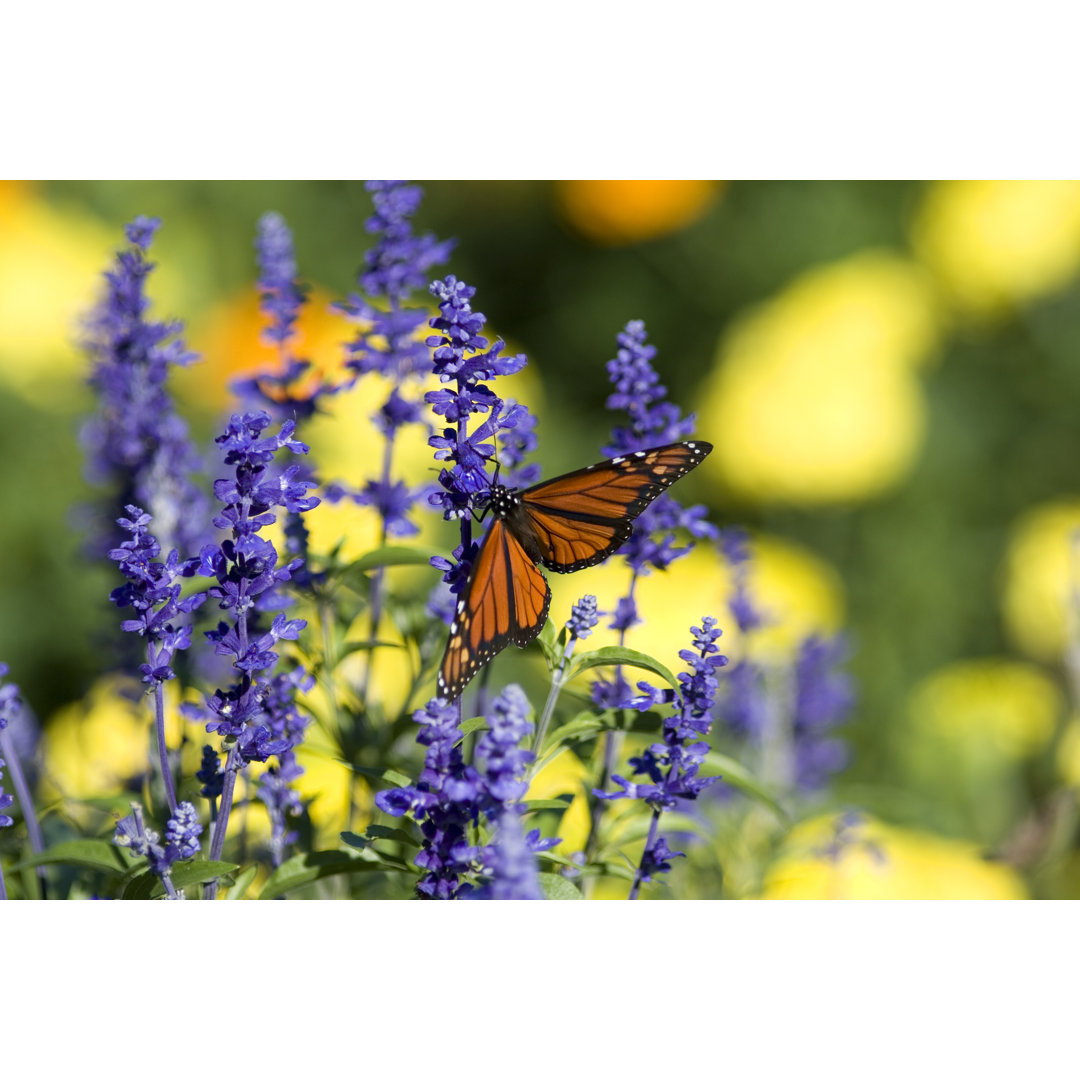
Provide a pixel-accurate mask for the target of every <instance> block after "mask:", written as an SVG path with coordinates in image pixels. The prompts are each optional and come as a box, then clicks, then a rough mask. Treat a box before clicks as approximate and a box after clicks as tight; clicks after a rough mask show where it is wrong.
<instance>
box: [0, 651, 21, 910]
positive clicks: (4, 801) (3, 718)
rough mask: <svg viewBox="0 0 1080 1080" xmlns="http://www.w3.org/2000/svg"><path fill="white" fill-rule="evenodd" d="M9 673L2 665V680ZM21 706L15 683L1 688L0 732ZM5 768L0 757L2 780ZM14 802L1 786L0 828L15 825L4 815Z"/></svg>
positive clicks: (0, 883) (0, 880)
mask: <svg viewBox="0 0 1080 1080" xmlns="http://www.w3.org/2000/svg"><path fill="white" fill-rule="evenodd" d="M7 673H8V666H7V664H0V679H3V678H4V677H5V676H6V675H7ZM19 704H20V702H19V688H18V687H17V686H16V685H15V684H14V683H8V684H7V685H4V686H0V732H3V731H4V730H5V729H6V728H7V726H8V724H9V723H10V722H11V720H12V719H14V716H15V713H16V711H17V710H18V708H19ZM5 768H7V762H5V761H4V759H3V758H2V757H0V780H3V778H4V773H3V770H4V769H5ZM14 801H15V796H14V795H11V794H10V793H5V792H4V789H3V787H2V786H0V826H8V825H12V824H14V820H13V819H12V818H11V817H10V816H9V815H8V814H5V813H3V811H4V810H6V809H7V808H8V807H9V806H10V805H11V804H12V803H13V802H14ZM0 899H6V894H5V893H4V876H3V871H2V870H0Z"/></svg>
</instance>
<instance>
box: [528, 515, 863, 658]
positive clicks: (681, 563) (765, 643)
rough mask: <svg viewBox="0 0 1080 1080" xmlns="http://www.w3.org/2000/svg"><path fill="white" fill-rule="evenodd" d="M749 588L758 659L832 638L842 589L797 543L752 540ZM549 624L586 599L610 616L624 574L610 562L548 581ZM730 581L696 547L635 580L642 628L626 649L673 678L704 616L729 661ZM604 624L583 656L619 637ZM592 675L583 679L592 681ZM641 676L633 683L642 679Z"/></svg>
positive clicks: (733, 647)
mask: <svg viewBox="0 0 1080 1080" xmlns="http://www.w3.org/2000/svg"><path fill="white" fill-rule="evenodd" d="M751 548H752V551H753V559H752V560H751V562H750V564H749V575H748V587H749V588H750V590H751V591H752V594H753V596H754V600H755V603H756V604H757V606H758V608H759V609H761V610H762V611H763V612H765V613H766V614H767V615H768V617H769V619H770V620H771V621H770V624H769V625H768V626H766V627H763V628H761V629H760V630H757V631H755V633H754V640H753V648H754V651H755V655H756V656H757V657H758V658H759V659H761V660H768V659H773V658H781V657H789V656H790V655H791V654H792V653H793V651H794V649H795V647H796V646H797V644H798V643H799V642H800V641H801V640H802V639H803V638H804V637H806V635H807V634H809V633H812V632H822V633H834V632H835V631H836V630H838V629H839V628H840V626H841V625H842V623H843V618H844V599H843V586H842V583H841V581H840V579H839V576H838V575H837V573H836V571H835V570H833V569H832V567H830V566H828V565H827V564H826V563H824V562H823V561H822V560H821V559H819V558H818V557H817V556H815V555H813V554H811V553H810V552H809V551H807V550H806V549H805V548H802V547H800V546H798V545H797V544H795V543H793V542H791V541H789V540H783V539H780V538H779V537H774V536H758V537H756V538H755V539H754V540H753V542H752V545H751ZM549 580H550V584H551V594H552V600H551V618H552V619H554V620H555V623H556V625H557V626H558V625H562V624H563V623H565V621H566V620H567V619H568V618H569V616H570V608H571V606H572V605H573V603H574V602H575V601H576V600H578V599H580V598H581V597H582V596H584V595H585V594H586V593H592V594H594V595H595V596H596V597H597V600H598V603H599V606H600V609H601V610H602V611H607V612H612V611H614V609H615V603H616V601H617V600H618V598H619V597H620V596H622V595H623V594H624V593H625V592H626V589H627V587H628V585H629V583H630V571H629V570H628V569H627V567H626V565H625V564H624V563H623V562H622V561H621V560H619V559H614V558H613V559H609V560H608V561H607V562H606V563H602V564H601V565H600V566H597V567H594V568H591V569H589V570H588V571H587V572H586V573H583V574H577V575H574V576H573V577H570V576H569V575H560V574H552V575H550V578H549ZM731 590H732V582H731V575H730V573H729V571H728V568H727V566H726V564H725V563H724V561H723V560H722V559H721V558H720V557H719V555H717V553H716V552H715V551H714V550H712V549H711V548H709V547H707V546H705V545H700V544H699V545H698V546H697V547H696V548H695V549H694V551H693V552H691V554H689V555H687V556H686V557H685V558H683V559H679V560H678V561H677V562H674V563H672V565H671V566H670V567H669V568H668V569H667V570H666V571H662V572H656V571H654V572H653V573H651V574H649V575H648V576H647V577H643V578H639V579H638V582H637V585H636V586H635V590H634V596H635V600H636V602H637V607H638V611H639V612H640V613H641V615H642V616H643V617H644V620H645V621H644V622H643V623H642V624H641V625H639V626H635V627H634V628H633V629H631V630H630V631H629V632H628V634H627V636H626V644H627V645H628V646H629V647H630V648H633V649H637V650H638V651H639V652H645V653H648V654H649V655H650V656H655V657H656V658H657V659H658V660H660V661H661V662H662V663H664V664H666V665H667V666H668V668H669V669H670V670H671V671H672V672H673V673H678V672H679V671H680V670H681V669H682V668H683V667H684V666H685V665H684V664H683V662H682V661H681V660H680V659H679V650H680V649H685V648H688V647H689V642H690V627H691V626H700V625H701V619H702V617H703V616H705V615H713V616H715V617H716V618H717V619H718V620H719V624H720V628H721V630H722V631H723V637H722V638H721V639H720V651H721V652H722V653H724V655H726V656H727V657H728V658H729V659H731V660H735V659H737V658H738V657H739V656H741V655H742V651H743V649H744V648H745V643H744V642H743V641H742V639H741V635H740V634H739V630H738V627H737V626H736V625H735V619H734V618H733V616H732V615H731V612H730V609H729V608H728V599H729V596H730V594H731ZM609 622H610V619H609V618H607V617H604V618H601V620H600V623H599V625H598V626H597V627H596V629H595V630H594V631H593V633H592V635H591V636H590V637H589V638H588V639H587V640H586V641H585V643H584V645H583V646H581V648H582V649H584V648H588V649H599V648H602V647H603V646H605V645H617V644H618V640H619V635H618V633H617V632H616V631H614V630H611V629H609V627H608V623H609ZM594 674H595V672H590V673H588V677H592V676H593V675H594ZM647 677H648V676H647V673H646V672H641V673H640V674H638V675H636V678H647Z"/></svg>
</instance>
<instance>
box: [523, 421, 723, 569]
mask: <svg viewBox="0 0 1080 1080" xmlns="http://www.w3.org/2000/svg"><path fill="white" fill-rule="evenodd" d="M711 450H712V445H711V444H710V443H707V442H680V443H669V444H668V445H667V446H657V447H655V448H654V449H652V450H642V451H640V452H639V453H636V454H626V455H623V456H622V457H614V458H611V459H610V460H609V461H601V462H599V463H598V464H596V465H590V466H589V467H588V468H586V469H578V470H577V471H576V472H571V473H566V475H565V476H557V477H556V478H555V479H554V480H547V481H544V482H542V483H539V484H536V485H534V486H533V487H531V488H528V489H526V490H525V491H523V492H522V493H521V505H522V508H523V509H524V512H525V515H526V517H527V519H528V523H529V525H530V526H531V528H532V531H533V532H534V534H535V536H536V540H537V543H538V545H539V548H540V557H541V561H542V562H543V564H544V565H545V566H546V567H547V568H548V569H549V570H555V571H556V572H557V573H560V574H569V573H573V571H575V570H582V569H584V568H585V567H586V566H595V565H596V564H597V563H600V562H603V561H604V560H605V559H606V558H607V557H608V556H609V555H611V554H612V553H613V552H615V551H618V549H619V548H621V547H622V546H623V544H625V543H626V541H627V540H629V539H630V534H631V533H632V532H633V531H634V525H633V523H634V518H636V517H637V516H638V514H640V513H641V512H642V510H644V509H645V507H646V506H648V505H649V503H651V502H652V501H653V499H655V498H656V497H657V496H658V495H659V494H660V493H661V492H663V491H664V490H665V489H666V488H669V487H671V485H672V484H674V483H675V481H676V480H678V479H679V478H680V477H682V476H685V475H686V474H687V473H688V472H689V471H690V470H691V469H693V468H695V467H696V466H698V465H700V464H701V462H703V461H704V460H705V458H706V457H707V456H708V454H709V452H710V451H711Z"/></svg>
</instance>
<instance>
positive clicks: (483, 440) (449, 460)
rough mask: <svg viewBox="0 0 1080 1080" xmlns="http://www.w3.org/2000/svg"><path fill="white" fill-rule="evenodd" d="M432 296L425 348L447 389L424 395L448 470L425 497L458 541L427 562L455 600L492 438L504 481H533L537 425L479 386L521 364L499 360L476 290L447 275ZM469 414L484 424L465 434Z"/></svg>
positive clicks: (471, 549) (470, 553) (485, 484)
mask: <svg viewBox="0 0 1080 1080" xmlns="http://www.w3.org/2000/svg"><path fill="white" fill-rule="evenodd" d="M431 292H432V294H433V295H434V296H435V297H436V299H437V300H438V301H439V311H440V315H439V316H438V318H434V319H432V320H431V326H432V329H434V330H437V331H439V333H438V335H433V336H431V337H429V338H428V339H427V343H428V345H429V346H430V347H431V348H432V349H433V350H434V351H433V353H432V360H433V363H434V368H435V373H436V374H437V375H438V376H439V378H440V379H441V381H442V382H443V383H453V384H454V386H453V388H452V389H450V388H447V389H442V390H432V391H429V392H428V393H427V394H425V395H424V400H425V401H427V402H428V404H429V405H431V407H432V409H433V410H434V411H435V414H436V415H437V416H441V417H443V418H444V419H445V420H446V421H447V426H446V427H444V428H443V429H442V430H441V431H439V432H437V433H436V434H434V435H432V437H431V438H430V439H429V440H428V443H429V445H430V446H431V447H432V448H433V449H434V451H435V460H436V461H441V462H443V463H444V465H446V466H447V467H444V468H443V470H442V471H441V472H440V473H439V484H440V486H441V487H442V489H443V490H442V491H438V492H435V493H434V494H432V495H430V496H429V501H430V502H431V504H432V505H433V506H436V507H438V508H439V509H440V510H442V512H443V517H444V518H445V519H446V520H447V521H452V520H456V521H458V522H459V524H460V526H461V544H460V545H459V547H458V548H456V549H455V551H454V553H453V554H454V559H455V560H456V562H454V563H449V564H448V563H447V561H446V560H445V559H439V560H438V561H436V560H434V559H433V560H432V565H433V566H437V567H438V568H439V569H441V570H444V571H445V572H444V574H443V582H444V583H445V584H447V585H449V587H450V591H451V593H452V594H453V595H457V594H458V593H459V592H460V591H461V589H463V588H464V586H465V582H466V581H467V579H468V573H469V570H470V568H471V566H472V560H473V558H474V557H475V554H476V551H477V546H476V545H475V544H474V543H473V539H472V516H471V514H472V511H473V510H475V509H478V508H479V507H480V505H481V504H482V503H483V500H484V498H485V497H486V495H487V493H488V491H489V490H490V487H491V477H490V476H489V475H488V472H487V466H488V462H489V461H490V460H491V459H492V457H493V456H494V454H495V444H496V440H497V441H498V443H499V445H500V447H501V452H502V453H503V454H507V455H508V461H509V465H508V468H509V470H510V472H509V474H508V478H509V480H510V481H511V482H513V483H520V482H522V481H523V480H525V479H528V481H529V482H534V481H535V480H536V479H537V476H536V470H535V469H532V468H530V467H529V466H526V465H524V464H523V458H524V455H525V453H527V452H528V451H530V450H532V449H533V448H534V447H535V445H536V440H535V434H534V430H533V429H534V428H535V424H536V421H535V419H534V418H533V417H532V416H531V415H530V414H529V412H528V410H527V409H526V408H525V406H524V405H519V404H517V403H514V402H504V401H503V400H502V399H501V398H500V397H498V396H497V395H496V394H495V392H494V391H493V390H492V389H491V388H490V387H488V386H486V385H485V383H486V382H487V381H490V380H492V379H494V378H496V377H498V376H500V375H511V374H513V373H515V372H518V371H520V370H521V369H522V368H523V367H524V366H525V364H526V362H527V361H526V358H525V356H524V354H518V355H516V356H510V357H506V356H503V355H502V349H503V343H502V341H496V342H495V343H494V344H493V345H490V344H489V342H488V339H487V338H486V337H484V336H483V334H482V333H481V331H482V330H483V328H484V322H485V318H484V316H483V315H482V314H480V313H479V312H477V311H473V309H472V303H471V301H472V298H473V295H474V294H475V292H476V290H475V289H474V288H472V287H471V286H469V285H466V284H465V283H464V282H463V281H459V280H458V279H457V278H456V277H454V276H453V275H452V274H451V275H449V276H447V278H446V279H445V280H443V281H434V282H432V284H431ZM474 414H478V415H480V416H483V417H484V419H483V420H482V421H481V422H480V423H479V424H477V425H476V426H475V427H474V428H473V430H472V431H470V430H469V420H470V417H472V416H473V415H474ZM435 604H436V605H437V606H436V607H432V606H429V610H435V609H437V610H438V611H439V613H446V614H449V615H451V616H452V612H453V607H452V606H450V605H449V604H447V603H446V599H445V596H443V597H441V598H440V599H438V600H437V601H436V602H435ZM447 621H449V620H447Z"/></svg>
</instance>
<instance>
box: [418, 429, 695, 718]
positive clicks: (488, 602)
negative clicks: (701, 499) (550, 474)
mask: <svg viewBox="0 0 1080 1080" xmlns="http://www.w3.org/2000/svg"><path fill="white" fill-rule="evenodd" d="M711 450H712V446H711V445H710V444H709V443H707V442H681V443H670V444H669V445H667V446H658V447H655V448H654V449H652V450H642V451H640V452H639V453H636V454H626V455H624V456H622V457H615V458H611V459H610V460H609V461H601V462H599V463H598V464H596V465H590V466H589V467H588V468H586V469H578V470H577V471H576V472H572V473H567V474H566V475H565V476H558V477H556V478H555V479H554V480H547V481H545V482H543V483H540V484H535V485H534V486H533V487H531V488H527V489H526V490H525V491H523V492H521V495H520V507H519V508H518V509H515V510H514V512H513V513H512V514H510V515H508V517H507V518H505V519H504V518H501V517H497V518H496V519H495V520H494V521H493V522H492V524H491V528H490V529H489V530H488V533H487V536H486V537H484V542H483V543H482V544H481V545H480V551H479V553H478V554H477V556H476V562H475V563H473V567H472V571H471V573H470V575H469V580H468V583H467V584H466V586H465V591H464V592H463V593H462V596H461V599H460V600H459V601H458V606H457V610H456V612H455V613H454V621H453V622H452V623H451V624H450V640H449V642H447V645H446V652H445V654H444V655H443V661H442V666H441V667H440V669H439V675H438V692H439V694H440V696H442V697H445V698H448V699H451V700H452V699H453V698H456V697H457V696H458V695H460V693H461V692H462V690H464V689H465V687H466V686H467V685H468V683H469V681H470V680H471V679H472V678H473V676H474V675H475V674H476V673H477V672H478V671H479V670H480V669H481V668H482V667H483V666H484V664H486V663H487V662H488V661H489V660H490V659H491V658H492V657H493V656H495V655H496V654H497V653H499V652H501V651H502V650H503V649H505V648H506V646H507V645H509V644H510V643H511V642H513V643H514V644H515V645H517V646H518V647H519V648H524V647H525V646H526V645H528V644H529V642H530V641H532V640H533V638H535V637H536V635H537V634H539V633H540V630H541V629H542V628H543V625H544V622H545V620H546V619H547V614H548V608H549V607H550V606H551V590H550V589H549V588H548V583H547V582H546V581H545V580H544V575H543V574H541V573H540V571H539V570H538V569H537V567H536V565H535V564H534V563H533V560H532V559H531V558H530V557H529V554H528V552H527V551H526V546H527V547H529V548H530V549H532V550H534V551H537V550H538V551H539V557H540V561H541V562H542V563H543V564H544V566H546V567H547V568H548V569H549V570H555V571H556V572H558V573H560V574H569V573H572V572H573V571H575V570H582V569H584V568H585V567H586V566H595V565H596V564H597V563H600V562H603V561H604V560H605V559H606V558H607V557H608V556H609V555H611V554H612V553H613V552H615V551H617V550H618V549H619V548H621V547H622V546H623V544H625V543H626V541H627V540H629V539H630V535H631V533H632V532H633V522H634V518H636V517H637V516H638V515H639V514H640V513H641V512H642V510H644V509H645V507H646V506H648V505H649V503H651V502H652V501H653V499H655V498H656V497H657V496H658V495H659V494H660V493H661V492H663V491H664V490H665V489H666V488H669V487H670V486H671V485H672V484H674V483H675V481H676V480H678V479H679V478H680V477H682V476H685V475H686V474H687V473H688V472H689V471H690V470H691V469H693V468H694V467H695V466H697V465H700V464H701V462H702V461H704V460H705V458H706V457H707V456H708V454H709V452H710V451H711ZM526 534H531V535H526ZM534 542H535V543H534ZM523 544H524V545H525V546H523Z"/></svg>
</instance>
